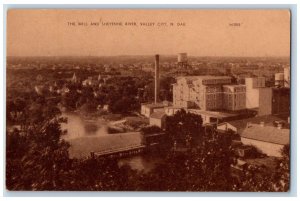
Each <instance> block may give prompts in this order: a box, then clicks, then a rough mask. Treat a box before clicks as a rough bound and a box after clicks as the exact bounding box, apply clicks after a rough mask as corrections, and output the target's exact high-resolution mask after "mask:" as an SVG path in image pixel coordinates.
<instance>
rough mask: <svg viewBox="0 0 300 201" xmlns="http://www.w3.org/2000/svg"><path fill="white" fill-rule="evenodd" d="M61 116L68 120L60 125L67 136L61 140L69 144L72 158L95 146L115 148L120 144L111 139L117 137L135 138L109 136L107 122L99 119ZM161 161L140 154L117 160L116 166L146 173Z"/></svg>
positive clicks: (73, 115) (75, 115) (157, 158)
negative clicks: (126, 166) (128, 167)
mask: <svg viewBox="0 0 300 201" xmlns="http://www.w3.org/2000/svg"><path fill="white" fill-rule="evenodd" d="M62 116H63V117H66V118H67V119H68V122H67V123H64V124H62V125H61V126H62V129H63V130H67V134H66V135H64V136H63V139H65V140H66V141H68V142H69V143H70V144H71V147H70V149H69V152H70V155H71V156H72V155H73V156H74V157H80V156H81V154H83V153H89V152H90V151H91V150H90V149H93V147H95V146H96V147H97V146H98V147H99V146H102V147H101V148H103V149H104V148H105V149H107V148H110V147H113V146H115V143H120V142H119V141H118V142H116V141H114V138H112V137H115V136H117V135H119V136H125V135H126V136H129V135H132V136H133V137H134V138H136V133H130V134H125V133H124V134H109V133H108V132H107V124H108V122H106V121H105V120H103V119H101V118H98V119H94V120H86V119H84V118H82V117H81V116H80V115H79V114H76V113H63V115H62ZM112 135H114V136H112ZM132 136H129V137H131V138H129V139H132ZM95 143H96V145H95ZM93 151H97V150H93ZM161 161H162V160H161V159H160V158H159V157H155V156H153V155H150V154H140V155H135V156H132V157H128V158H122V159H119V161H118V164H119V166H123V165H129V166H130V167H131V168H132V169H135V170H143V171H145V172H148V171H150V170H151V169H153V168H154V167H156V164H158V163H160V162H161Z"/></svg>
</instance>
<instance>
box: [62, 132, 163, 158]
mask: <svg viewBox="0 0 300 201" xmlns="http://www.w3.org/2000/svg"><path fill="white" fill-rule="evenodd" d="M160 136H164V133H159V134H150V135H146V137H145V136H143V134H141V133H140V132H130V133H120V134H107V135H99V136H86V137H79V138H73V139H66V140H67V141H68V142H69V143H70V145H71V146H70V148H69V155H70V157H71V158H86V157H97V158H99V157H109V158H121V157H126V156H130V155H135V154H140V153H142V152H144V151H145V149H146V148H148V147H151V146H154V145H157V144H159V141H160V140H159V139H160Z"/></svg>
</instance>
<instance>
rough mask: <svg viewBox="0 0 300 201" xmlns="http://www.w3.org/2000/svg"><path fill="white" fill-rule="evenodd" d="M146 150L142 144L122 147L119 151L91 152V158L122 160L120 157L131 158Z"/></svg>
mask: <svg viewBox="0 0 300 201" xmlns="http://www.w3.org/2000/svg"><path fill="white" fill-rule="evenodd" d="M145 148H146V146H145V145H142V144H137V145H133V146H128V147H121V148H117V149H113V148H110V149H105V150H102V151H100V152H91V157H96V158H100V157H109V158H120V157H126V156H131V155H135V154H140V153H142V152H143V151H144V149H145Z"/></svg>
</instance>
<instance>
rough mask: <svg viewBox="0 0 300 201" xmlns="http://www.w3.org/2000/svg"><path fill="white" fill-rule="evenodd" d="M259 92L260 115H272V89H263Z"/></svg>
mask: <svg viewBox="0 0 300 201" xmlns="http://www.w3.org/2000/svg"><path fill="white" fill-rule="evenodd" d="M259 90H260V91H259V109H258V115H260V116H263V115H270V114H272V88H261V89H259Z"/></svg>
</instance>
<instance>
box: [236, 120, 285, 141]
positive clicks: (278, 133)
mask: <svg viewBox="0 0 300 201" xmlns="http://www.w3.org/2000/svg"><path fill="white" fill-rule="evenodd" d="M241 137H242V138H248V139H253V140H258V141H263V142H269V143H274V144H280V145H286V144H289V143H290V130H289V129H278V128H276V127H274V126H260V125H254V124H252V125H251V126H249V127H248V128H245V130H244V131H243V132H242V133H241Z"/></svg>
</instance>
